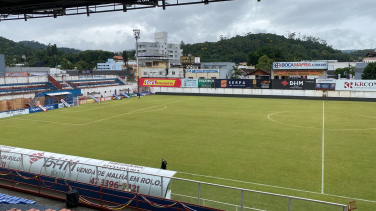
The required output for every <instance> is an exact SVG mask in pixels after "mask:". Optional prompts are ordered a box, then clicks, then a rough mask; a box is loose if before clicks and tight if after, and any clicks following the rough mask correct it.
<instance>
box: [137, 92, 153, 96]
mask: <svg viewBox="0 0 376 211" xmlns="http://www.w3.org/2000/svg"><path fill="white" fill-rule="evenodd" d="M151 94H153V93H152V92H141V93H140V96H146V95H151Z"/></svg>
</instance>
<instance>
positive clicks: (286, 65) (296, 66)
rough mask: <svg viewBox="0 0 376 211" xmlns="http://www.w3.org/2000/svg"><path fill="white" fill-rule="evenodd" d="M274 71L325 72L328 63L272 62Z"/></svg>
mask: <svg viewBox="0 0 376 211" xmlns="http://www.w3.org/2000/svg"><path fill="white" fill-rule="evenodd" d="M273 69H274V70H310V69H311V70H315V69H316V70H317V69H320V70H327V69H328V62H274V63H273Z"/></svg>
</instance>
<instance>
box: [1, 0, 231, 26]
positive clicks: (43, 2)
mask: <svg viewBox="0 0 376 211" xmlns="http://www.w3.org/2000/svg"><path fill="white" fill-rule="evenodd" d="M222 1H232V0H118V1H116V0H102V1H84V0H77V1H72V0H0V21H4V20H19V19H23V20H25V21H27V20H28V19H32V18H46V17H54V18H57V17H58V16H68V15H80V14H86V15H87V16H90V14H91V13H103V12H114V11H123V12H127V11H128V10H136V9H147V8H154V7H162V8H163V9H165V8H166V7H169V6H181V5H191V4H209V3H212V2H222Z"/></svg>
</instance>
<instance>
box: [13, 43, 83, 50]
mask: <svg viewBox="0 0 376 211" xmlns="http://www.w3.org/2000/svg"><path fill="white" fill-rule="evenodd" d="M18 43H20V44H22V45H24V46H27V47H30V48H33V49H36V50H39V49H40V48H43V49H44V50H47V45H45V44H42V43H40V42H37V41H34V40H33V41H26V40H24V41H20V42H18ZM57 49H58V50H61V51H63V52H65V53H70V52H72V53H79V52H81V51H80V50H78V49H74V48H66V47H58V48H57Z"/></svg>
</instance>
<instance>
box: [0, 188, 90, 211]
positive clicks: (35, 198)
mask: <svg viewBox="0 0 376 211" xmlns="http://www.w3.org/2000/svg"><path fill="white" fill-rule="evenodd" d="M0 193H3V194H7V195H11V196H17V197H21V198H25V199H29V200H33V201H35V202H36V203H37V204H40V205H45V206H51V207H56V208H57V209H59V210H60V209H64V208H67V207H66V206H65V202H62V201H56V200H52V199H47V198H43V197H39V196H34V195H30V194H26V193H21V192H17V191H13V190H9V189H4V188H0ZM70 209H72V210H74V211H94V210H95V209H91V208H87V207H83V206H79V207H75V208H70Z"/></svg>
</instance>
